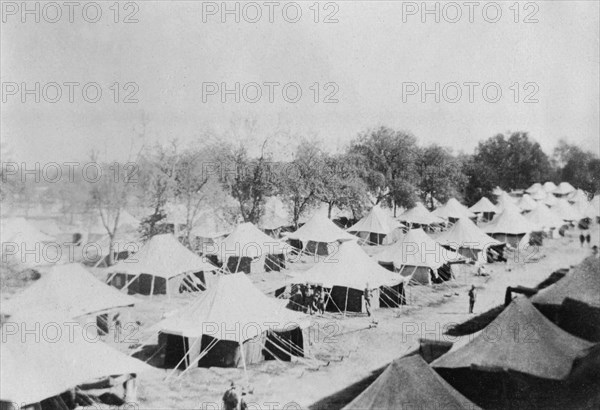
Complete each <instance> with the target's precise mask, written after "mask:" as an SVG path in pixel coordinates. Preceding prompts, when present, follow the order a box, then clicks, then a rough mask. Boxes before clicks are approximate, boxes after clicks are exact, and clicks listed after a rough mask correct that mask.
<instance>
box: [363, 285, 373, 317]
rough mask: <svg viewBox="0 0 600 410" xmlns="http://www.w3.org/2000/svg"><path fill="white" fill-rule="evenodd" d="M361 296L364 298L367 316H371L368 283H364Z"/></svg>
mask: <svg viewBox="0 0 600 410" xmlns="http://www.w3.org/2000/svg"><path fill="white" fill-rule="evenodd" d="M363 296H364V298H365V310H366V311H367V316H369V317H371V289H370V288H369V284H368V283H366V284H365V290H364V292H363Z"/></svg>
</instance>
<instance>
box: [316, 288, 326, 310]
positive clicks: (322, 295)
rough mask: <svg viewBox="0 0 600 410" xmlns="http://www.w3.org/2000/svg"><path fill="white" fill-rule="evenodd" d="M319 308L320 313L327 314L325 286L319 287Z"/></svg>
mask: <svg viewBox="0 0 600 410" xmlns="http://www.w3.org/2000/svg"><path fill="white" fill-rule="evenodd" d="M317 310H318V311H319V314H320V315H323V314H325V290H324V289H323V288H319V293H318V298H317Z"/></svg>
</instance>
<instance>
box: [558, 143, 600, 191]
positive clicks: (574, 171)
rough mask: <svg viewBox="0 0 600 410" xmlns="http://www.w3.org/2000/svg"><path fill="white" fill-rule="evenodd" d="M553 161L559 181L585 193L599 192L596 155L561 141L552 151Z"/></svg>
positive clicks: (597, 159)
mask: <svg viewBox="0 0 600 410" xmlns="http://www.w3.org/2000/svg"><path fill="white" fill-rule="evenodd" d="M553 160H554V162H555V164H556V165H557V168H558V169H557V174H558V178H559V179H560V180H561V181H566V182H569V183H570V184H571V185H573V186H575V187H577V188H581V189H583V190H584V191H587V192H591V193H597V192H599V191H600V159H599V158H598V156H597V155H594V154H593V153H592V152H589V151H584V150H582V149H581V148H580V147H578V146H577V145H573V144H569V143H567V142H566V141H564V140H561V141H559V143H558V145H557V146H556V148H555V149H554V153H553Z"/></svg>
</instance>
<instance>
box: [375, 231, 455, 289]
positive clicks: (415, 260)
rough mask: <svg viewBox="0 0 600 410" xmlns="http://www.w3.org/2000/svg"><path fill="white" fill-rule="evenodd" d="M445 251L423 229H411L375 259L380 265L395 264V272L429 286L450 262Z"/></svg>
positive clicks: (376, 255)
mask: <svg viewBox="0 0 600 410" xmlns="http://www.w3.org/2000/svg"><path fill="white" fill-rule="evenodd" d="M445 253H446V252H445V250H444V249H443V248H442V247H441V245H440V244H439V243H438V242H436V241H434V240H433V239H431V237H429V236H428V235H427V234H426V233H425V232H424V231H423V229H420V228H419V229H411V230H409V231H408V232H407V233H406V235H404V237H403V238H402V239H400V240H399V241H398V242H396V243H394V244H393V245H389V246H387V247H385V248H384V249H383V250H382V251H381V252H379V253H377V254H375V255H374V256H373V258H374V259H375V260H377V261H378V262H379V263H380V264H382V265H384V266H385V265H386V264H390V263H391V264H393V266H394V270H395V271H396V272H399V273H400V274H401V275H403V276H404V277H407V278H408V279H409V280H410V281H412V282H416V283H419V284H423V285H429V284H431V282H432V279H433V278H438V276H439V275H438V272H437V270H438V269H439V268H440V267H441V266H442V265H444V264H446V263H448V262H450V261H448V260H445Z"/></svg>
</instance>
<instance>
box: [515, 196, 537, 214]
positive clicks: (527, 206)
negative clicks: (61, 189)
mask: <svg viewBox="0 0 600 410" xmlns="http://www.w3.org/2000/svg"><path fill="white" fill-rule="evenodd" d="M517 206H518V207H519V208H521V210H523V211H532V210H534V209H535V208H537V206H538V203H537V202H535V200H534V199H533V198H532V197H531V196H530V195H529V194H524V195H523V196H522V197H521V199H519V202H517Z"/></svg>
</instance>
